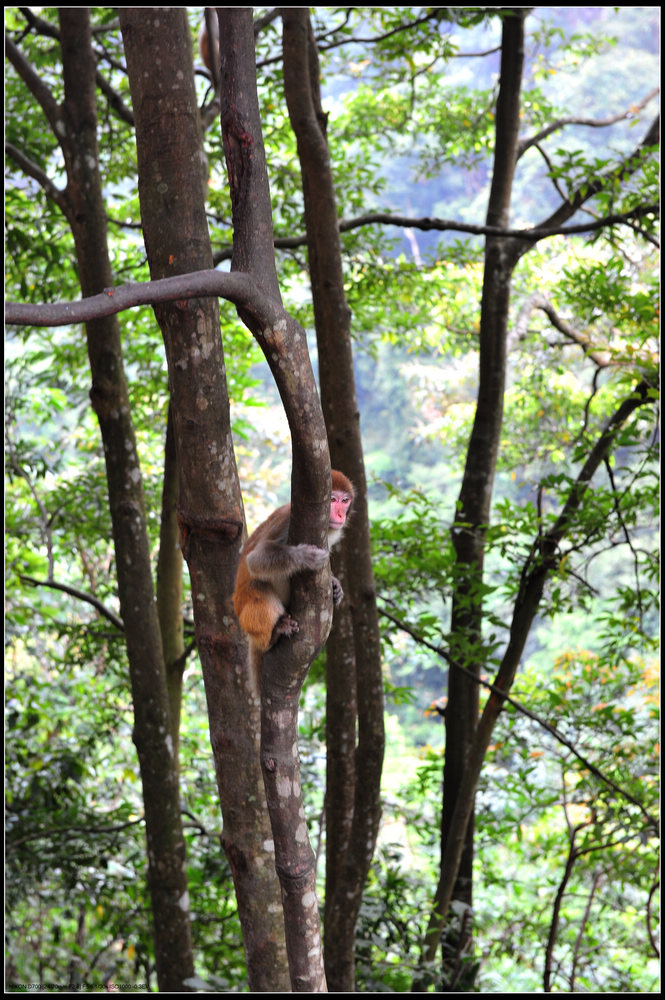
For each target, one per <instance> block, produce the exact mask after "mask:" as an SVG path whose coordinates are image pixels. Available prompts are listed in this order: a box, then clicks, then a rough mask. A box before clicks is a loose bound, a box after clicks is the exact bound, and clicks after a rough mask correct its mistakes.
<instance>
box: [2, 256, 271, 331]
mask: <svg viewBox="0 0 665 1000" xmlns="http://www.w3.org/2000/svg"><path fill="white" fill-rule="evenodd" d="M208 296H217V297H220V298H224V299H228V301H230V302H233V303H234V304H235V305H236V306H240V307H242V309H243V310H244V311H246V312H247V313H249V314H250V315H251V316H253V317H254V319H255V320H256V322H257V323H259V324H260V325H261V326H262V327H263V328H264V329H265V328H271V327H274V326H275V324H276V323H278V322H279V320H280V319H281V318H282V315H283V310H282V308H281V306H280V304H279V303H276V302H275V301H274V300H273V299H271V298H269V297H268V296H267V295H264V294H263V293H262V292H260V291H259V290H258V288H257V287H256V285H255V283H254V281H253V279H252V278H251V277H250V276H249V275H248V274H242V273H240V272H233V273H232V274H227V273H225V272H222V271H211V270H206V271H196V272H195V273H193V274H179V275H175V276H174V277H172V278H161V279H159V280H158V281H146V282H137V283H131V284H128V285H118V286H116V287H113V288H107V289H105V291H104V292H102V293H101V294H100V295H91V296H89V297H88V298H86V299H79V300H77V301H76V302H60V303H41V304H40V303H37V304H35V305H31V304H30V303H23V302H8V303H6V305H5V322H6V323H8V324H10V325H14V326H69V325H70V324H73V323H86V322H87V321H88V320H91V319H99V318H100V317H102V316H114V315H116V314H117V313H120V312H123V310H125V309H131V308H133V307H134V306H146V305H155V304H156V303H158V302H174V301H179V300H186V299H191V298H205V297H208Z"/></svg>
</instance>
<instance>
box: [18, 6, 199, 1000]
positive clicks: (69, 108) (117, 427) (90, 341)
mask: <svg viewBox="0 0 665 1000" xmlns="http://www.w3.org/2000/svg"><path fill="white" fill-rule="evenodd" d="M59 18H60V43H61V50H62V64H63V77H64V85H65V97H64V102H63V104H62V105H58V104H57V103H56V102H55V100H54V99H53V97H52V95H51V94H50V92H49V91H48V88H46V86H45V85H44V83H43V82H42V80H41V79H40V78H39V76H38V75H37V74H36V73H35V72H34V71H33V70H32V68H31V67H30V66H29V65H28V64H27V62H26V61H25V60H24V59H23V57H22V56H20V53H18V50H16V49H15V47H14V46H11V47H10V46H8V51H9V49H10V48H11V55H10V57H12V61H13V62H14V65H15V66H16V68H17V70H18V72H19V73H20V74H21V76H22V78H23V79H24V81H25V82H26V84H27V85H28V87H29V88H30V90H31V91H32V93H33V94H34V96H35V97H36V98H37V100H38V101H39V103H40V105H41V107H42V109H43V111H44V113H45V115H46V117H47V119H48V121H49V123H50V125H51V127H52V129H53V131H54V134H55V135H56V137H57V139H58V141H59V143H60V146H61V149H62V152H63V156H64V160H65V167H66V172H67V187H66V189H65V190H64V191H60V192H59V191H57V189H55V188H54V187H51V188H49V190H48V192H47V193H49V194H50V195H51V196H52V197H54V200H56V202H57V203H58V204H59V205H60V207H61V209H62V210H63V212H64V213H65V215H66V217H67V219H68V221H69V224H70V226H71V229H72V233H73V236H74V241H75V246H76V257H77V263H78V268H79V276H80V282H81V293H82V295H83V297H84V298H85V297H86V296H90V295H95V294H97V293H99V292H101V291H102V290H103V289H104V288H105V287H108V286H109V285H111V284H112V274H111V267H110V262H109V257H108V247H107V234H106V215H105V208H104V200H103V194H102V184H101V176H100V173H99V166H98V152H97V115H96V92H95V68H96V67H95V60H94V56H93V51H92V36H91V27H90V14H89V9H88V8H75V9H74V8H61V9H60V11H59ZM86 337H87V345H88V356H89V360H90V370H91V375H92V388H91V392H90V396H91V400H92V405H93V408H94V410H95V413H96V414H97V418H98V420H99V425H100V430H101V434H102V439H103V442H104V453H105V459H106V470H107V482H108V491H109V504H110V510H111V518H112V525H113V541H114V547H115V555H116V568H117V579H118V594H119V599H120V609H121V615H122V620H123V622H124V626H125V633H126V636H127V654H128V660H129V670H130V679H131V688H132V700H133V705H134V733H133V738H134V742H135V744H136V748H137V752H138V757H139V765H140V770H141V780H142V787H143V801H144V808H145V823H146V837H147V847H148V882H149V887H150V895H151V902H152V913H153V926H154V933H155V959H156V965H157V978H158V982H159V988H160V989H161V990H168V991H175V992H182V991H184V990H186V988H187V987H186V986H185V985H184V982H185V980H186V979H187V978H188V977H190V976H191V975H192V974H193V957H192V943H191V932H190V924H189V905H188V895H187V881H186V868H185V841H184V836H183V831H182V824H181V818H180V800H179V794H178V769H177V763H176V760H175V755H174V746H173V743H172V740H171V738H170V732H171V730H170V718H169V705H168V693H167V688H166V672H165V668H164V659H163V653H162V644H161V636H160V630H159V622H158V619H157V612H156V605H155V593H154V587H153V580H152V572H151V563H150V548H149V543H148V533H147V527H146V516H145V503H144V497H143V487H142V481H141V476H140V467H139V460H138V454H137V449H136V441H135V436H134V429H133V426H132V421H131V411H130V406H129V397H128V392H127V384H126V381H125V374H124V366H123V359H122V348H121V343H120V330H119V325H118V322H117V320H116V319H115V318H114V317H105V318H102V319H95V320H91V321H89V322H87V323H86Z"/></svg>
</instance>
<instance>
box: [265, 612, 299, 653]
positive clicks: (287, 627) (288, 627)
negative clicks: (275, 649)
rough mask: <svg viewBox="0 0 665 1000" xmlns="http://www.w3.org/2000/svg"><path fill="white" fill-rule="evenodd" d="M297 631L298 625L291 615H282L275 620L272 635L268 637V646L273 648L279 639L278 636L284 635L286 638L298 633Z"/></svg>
mask: <svg viewBox="0 0 665 1000" xmlns="http://www.w3.org/2000/svg"><path fill="white" fill-rule="evenodd" d="M299 629H300V626H299V625H298V622H297V621H296V620H295V618H292V617H291V615H289V614H283V615H282V617H281V618H279V619H278V620H277V624H276V625H275V627H274V629H273V630H272V635H271V637H270V645H271V646H274V644H275V643H276V642H277V640H278V639H279V637H280V635H286V636H289V635H295V633H296V632H298V631H299Z"/></svg>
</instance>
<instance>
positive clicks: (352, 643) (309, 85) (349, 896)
mask: <svg viewBox="0 0 665 1000" xmlns="http://www.w3.org/2000/svg"><path fill="white" fill-rule="evenodd" d="M282 20H283V27H284V32H283V51H284V89H285V94H286V99H287V104H288V108H289V116H290V119H291V125H292V127H293V131H294V133H295V135H296V140H297V144H298V155H299V158H300V165H301V173H302V183H303V195H304V203H305V226H306V230H307V248H308V257H309V271H310V279H311V283H312V298H313V303H314V317H315V324H316V336H317V346H318V359H319V382H320V386H321V400H322V407H323V413H324V417H325V421H326V427H327V432H328V441H329V447H330V453H331V459H332V464H333V466H334V467H335V468H337V469H341V470H342V471H343V472H344V473H345V474H346V475H348V476H349V478H350V479H351V480H352V482H353V483H354V484H355V487H356V497H355V499H354V507H353V515H352V517H351V519H350V521H349V527H348V529H347V531H346V532H345V537H344V541H343V544H342V562H343V566H342V567H340V569H339V571H338V576H339V577H340V579H341V580H342V581H343V587H344V592H345V601H344V603H343V604H342V605H341V606H340V608H338V609H337V611H336V615H335V618H336V622H335V626H334V628H333V631H332V633H331V637H330V639H329V641H328V647H327V651H326V664H327V713H326V715H327V753H328V757H327V785H326V901H325V922H324V927H325V962H326V975H327V980H328V986H329V988H330V989H331V990H334V991H336V992H352V991H353V990H354V989H355V930H356V922H357V917H358V912H359V909H360V903H361V900H362V893H363V889H364V886H365V881H366V879H367V874H368V871H369V867H370V865H371V862H372V857H373V853H374V847H375V845H376V840H377V836H378V831H379V823H380V818H381V795H380V791H381V769H382V764H383V749H384V727H383V678H382V673H381V650H380V639H379V624H378V613H377V608H376V590H375V586H374V577H373V572H372V563H371V552H370V540H369V519H368V511H367V486H366V481H365V467H364V461H363V454H362V442H361V437H360V420H359V412H358V404H357V400H356V391H355V377H354V370H353V354H352V349H351V314H350V310H349V307H348V304H347V302H346V296H345V293H344V274H343V269H342V254H341V246H340V240H339V231H338V220H337V204H336V200H335V190H334V184H333V177H332V169H331V164H330V154H329V149H328V141H327V137H326V118H325V115H324V114H323V111H322V108H321V97H320V84H319V63H318V53H317V50H316V42H315V39H314V33H313V30H312V26H311V22H310V17H309V11H308V9H307V8H305V7H299V8H284V9H283V10H282ZM338 562H339V560H338ZM351 567H352V571H351ZM356 723H357V726H358V739H357V745H356Z"/></svg>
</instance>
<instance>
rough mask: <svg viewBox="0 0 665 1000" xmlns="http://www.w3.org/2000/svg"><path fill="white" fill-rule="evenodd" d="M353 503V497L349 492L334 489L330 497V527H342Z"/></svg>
mask: <svg viewBox="0 0 665 1000" xmlns="http://www.w3.org/2000/svg"><path fill="white" fill-rule="evenodd" d="M350 505H351V497H350V496H349V494H348V493H342V492H341V491H339V490H333V493H332V496H331V499H330V527H331V528H342V527H343V526H344V522H345V521H346V515H347V514H348V513H349V507H350Z"/></svg>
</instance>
